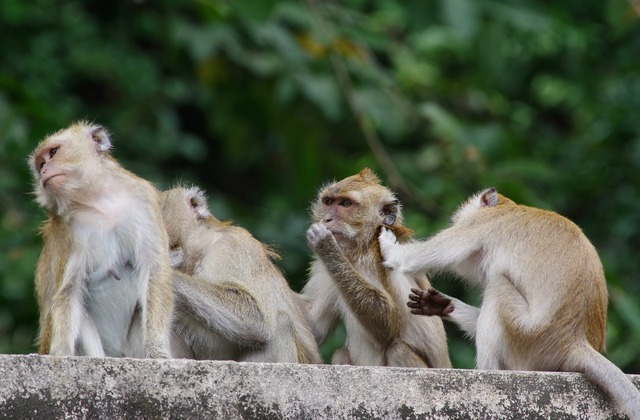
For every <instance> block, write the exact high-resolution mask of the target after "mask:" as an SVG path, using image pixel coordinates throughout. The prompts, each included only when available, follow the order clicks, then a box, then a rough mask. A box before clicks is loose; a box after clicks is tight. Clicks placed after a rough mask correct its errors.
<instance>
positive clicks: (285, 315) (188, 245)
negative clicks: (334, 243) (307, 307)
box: [162, 187, 321, 363]
mask: <svg viewBox="0 0 640 420" xmlns="http://www.w3.org/2000/svg"><path fill="white" fill-rule="evenodd" d="M162 209H163V215H164V220H165V224H166V227H167V231H168V233H169V239H170V246H171V265H172V266H173V267H174V268H175V269H176V270H178V271H179V273H177V274H176V277H175V280H174V293H175V299H176V309H175V313H176V316H175V321H174V332H175V334H174V342H173V343H172V345H173V349H174V354H175V355H176V356H182V357H190V356H193V357H195V358H196V359H216V360H236V361H252V362H285V363H320V362H321V358H320V354H319V353H318V346H317V344H316V342H315V339H314V337H313V334H312V332H311V330H310V329H309V326H308V325H307V322H306V320H305V318H304V316H303V314H302V312H301V311H300V308H299V307H298V305H297V304H296V302H295V296H294V293H293V291H292V290H291V289H290V288H289V285H288V284H287V281H286V280H285V278H284V276H283V275H282V273H281V272H280V270H279V269H278V268H277V267H276V266H275V264H274V263H273V262H272V258H275V257H277V255H276V254H275V253H274V252H272V251H271V250H270V249H269V248H267V247H266V246H264V245H263V244H262V243H261V242H259V241H258V240H256V239H255V238H254V237H253V236H252V235H251V234H250V233H249V232H247V231H246V230H245V229H243V228H240V227H236V226H232V225H231V224H230V223H228V222H222V221H220V220H218V219H216V218H215V217H214V216H212V215H211V214H210V213H209V210H208V208H207V205H206V200H205V197H204V194H203V193H202V192H201V191H200V190H199V189H197V188H195V187H192V188H182V187H179V188H174V189H172V190H169V191H166V192H164V193H163V196H162Z"/></svg>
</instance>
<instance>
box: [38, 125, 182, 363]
mask: <svg viewBox="0 0 640 420" xmlns="http://www.w3.org/2000/svg"><path fill="white" fill-rule="evenodd" d="M110 149H111V140H110V138H109V135H108V133H107V131H106V130H105V129H104V128H103V127H101V126H99V125H95V124H90V123H86V122H79V123H76V124H73V125H72V126H70V127H69V128H66V129H64V130H60V131H58V132H57V133H55V134H52V135H50V136H48V137H46V138H45V139H44V140H43V141H42V142H41V143H40V144H39V145H38V146H37V147H36V149H35V150H34V152H33V153H32V155H31V156H30V158H29V166H30V168H31V170H32V172H33V177H34V180H35V195H36V198H37V201H38V203H39V204H40V205H41V206H42V207H44V208H45V209H46V210H47V213H48V219H47V221H46V222H45V223H44V225H43V226H42V230H41V233H42V237H43V239H44V246H43V249H42V252H41V254H40V258H39V260H38V264H37V267H36V272H35V286H36V293H37V297H38V304H39V308H40V334H39V338H38V342H39V352H40V353H42V354H52V355H57V356H73V355H86V356H114V357H169V346H170V344H169V340H170V338H169V337H170V328H171V316H172V305H173V293H172V283H171V281H172V277H171V269H170V267H169V255H168V239H167V233H166V231H165V229H164V225H163V222H162V214H161V212H160V202H159V195H158V192H157V190H156V189H155V188H154V187H153V186H152V185H151V184H150V183H149V182H147V181H145V180H144V179H142V178H139V177H137V176H136V175H134V174H132V173H131V172H129V171H127V170H125V169H124V168H122V166H120V165H119V164H118V162H117V161H116V160H115V159H114V158H113V157H111V155H110V153H109V150H110Z"/></svg>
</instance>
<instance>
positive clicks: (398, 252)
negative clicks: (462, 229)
mask: <svg viewBox="0 0 640 420" xmlns="http://www.w3.org/2000/svg"><path fill="white" fill-rule="evenodd" d="M379 242H380V251H381V252H382V257H383V259H384V265H385V266H387V267H389V268H392V269H397V270H400V271H402V272H403V273H406V274H407V275H411V276H415V275H417V274H419V273H423V272H430V271H442V270H447V269H450V268H452V267H457V266H458V265H460V264H461V263H463V262H464V261H465V260H467V259H468V258H469V257H470V256H471V255H472V254H473V253H474V252H475V251H477V249H476V246H475V244H474V242H475V241H474V238H473V237H470V236H468V235H467V236H466V237H465V238H464V240H462V239H461V236H460V233H459V232H458V229H457V228H456V226H452V227H450V228H448V229H445V230H443V231H441V232H440V233H438V234H437V235H435V236H434V237H432V238H430V239H428V240H426V241H421V242H412V243H405V244H400V243H397V242H396V237H395V235H394V234H393V232H391V231H390V230H389V229H383V230H382V232H381V233H380V237H379Z"/></svg>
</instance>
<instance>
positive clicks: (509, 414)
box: [0, 355, 640, 420]
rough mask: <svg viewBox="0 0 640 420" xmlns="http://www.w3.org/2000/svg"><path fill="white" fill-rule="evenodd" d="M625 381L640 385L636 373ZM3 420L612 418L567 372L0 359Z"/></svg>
mask: <svg viewBox="0 0 640 420" xmlns="http://www.w3.org/2000/svg"><path fill="white" fill-rule="evenodd" d="M631 378H632V380H633V381H634V383H635V384H636V386H638V385H640V376H637V375H634V376H631ZM0 418H16V419H49V418H56V419H60V418H73V419H75V418H83V419H84V418H87V419H94V418H95V419H98V418H99V419H121V418H152V419H156V418H163V419H182V418H194V419H225V420H226V419H238V418H242V419H314V420H315V419H328V418H332V419H463V418H474V419H477V418H482V419H485V418H500V419H509V418H511V419H527V418H545V419H550V418H552V419H565V418H566V419H568V418H584V419H598V418H616V416H615V413H614V412H613V411H612V407H611V404H610V403H609V402H608V401H607V398H606V397H605V396H603V395H602V394H601V393H600V392H599V391H598V390H597V389H596V388H595V387H594V386H592V385H591V384H590V383H589V382H588V381H587V380H586V379H585V378H584V377H583V376H582V375H579V374H573V373H538V372H504V371H474V370H452V369H404V368H379V367H353V366H327V365H316V366H313V365H311V366H310V365H306V366H303V365H291V364H261V363H235V362H197V361H186V360H162V361H161V360H138V359H113V358H81V357H70V358H60V357H50V356H45V357H42V356H36V355H27V356H9V355H2V356H0ZM620 418H621V417H620Z"/></svg>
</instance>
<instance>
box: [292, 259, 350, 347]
mask: <svg viewBox="0 0 640 420" xmlns="http://www.w3.org/2000/svg"><path fill="white" fill-rule="evenodd" d="M333 291H335V287H334V286H333V280H331V278H330V276H329V273H327V271H326V268H325V267H324V265H322V264H321V263H320V262H319V261H314V262H313V264H312V266H311V276H310V278H309V281H308V282H307V284H306V285H305V287H304V289H303V290H302V293H301V294H300V295H298V298H297V302H298V305H299V306H300V309H301V311H302V313H303V314H304V316H305V318H306V319H307V322H308V323H309V326H310V327H311V331H312V332H313V336H314V337H315V339H316V342H317V343H318V345H322V344H323V343H324V342H325V340H326V339H327V337H329V335H331V334H332V333H333V331H334V330H335V329H336V326H337V325H338V322H340V316H339V313H338V311H337V308H336V299H338V296H337V295H336V294H335V293H332V292H333Z"/></svg>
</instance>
